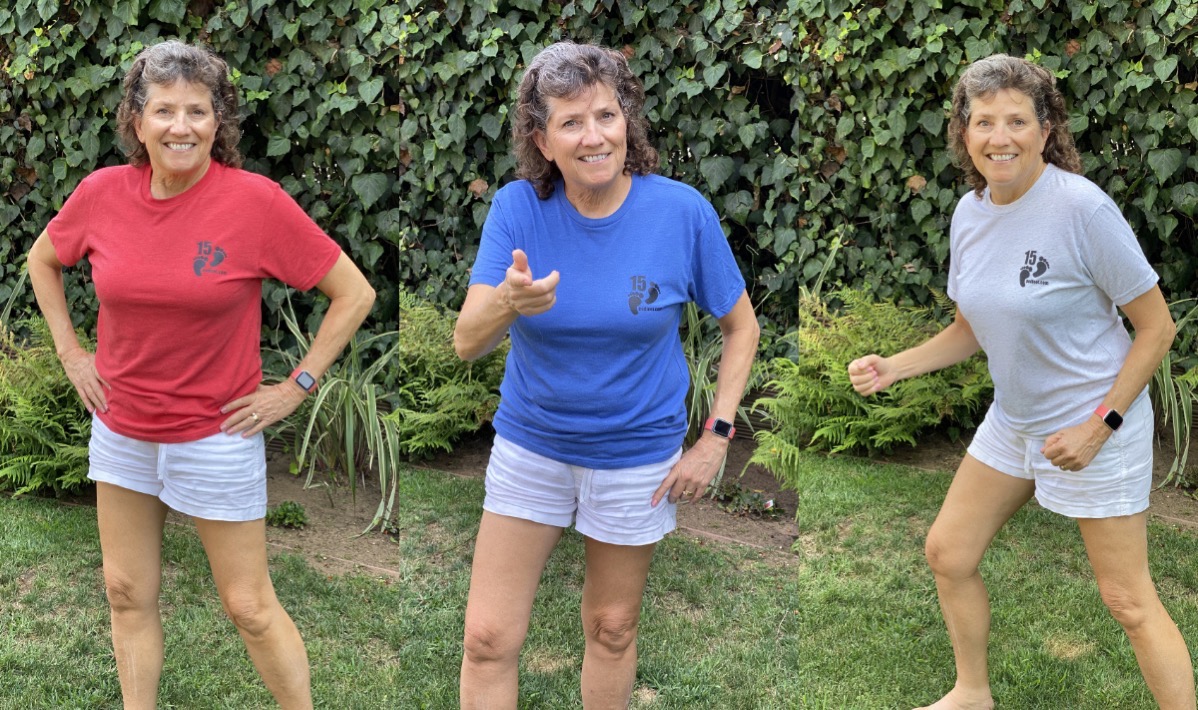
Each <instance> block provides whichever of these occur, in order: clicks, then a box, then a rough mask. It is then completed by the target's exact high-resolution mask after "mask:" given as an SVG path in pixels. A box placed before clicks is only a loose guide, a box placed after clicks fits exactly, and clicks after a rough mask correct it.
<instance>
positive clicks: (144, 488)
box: [87, 468, 162, 498]
mask: <svg viewBox="0 0 1198 710" xmlns="http://www.w3.org/2000/svg"><path fill="white" fill-rule="evenodd" d="M87 477H88V479H89V480H92V481H95V482H96V483H107V484H108V485H110V486H116V487H117V488H124V489H125V490H127V491H133V492H134V493H142V494H145V495H148V496H154V497H155V498H157V497H158V494H159V493H161V492H162V485H161V484H157V485H156V484H155V483H150V482H145V483H143V482H141V481H137V480H131V479H129V478H126V477H125V476H120V475H117V474H114V473H108V472H107V471H97V470H96V469H95V468H91V469H89V470H88V472H87Z"/></svg>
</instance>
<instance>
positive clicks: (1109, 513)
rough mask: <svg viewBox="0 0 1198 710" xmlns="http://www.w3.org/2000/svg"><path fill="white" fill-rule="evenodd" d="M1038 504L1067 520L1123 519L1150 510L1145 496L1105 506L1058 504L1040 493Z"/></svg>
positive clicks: (1037, 496)
mask: <svg viewBox="0 0 1198 710" xmlns="http://www.w3.org/2000/svg"><path fill="white" fill-rule="evenodd" d="M1036 502H1037V503H1039V504H1040V507H1041V508H1044V509H1045V510H1051V511H1052V512H1054V513H1056V514H1058V515H1063V516H1065V517H1066V518H1074V519H1077V518H1091V519H1100V518H1121V517H1123V516H1125V515H1135V514H1136V513H1142V512H1144V511H1145V510H1147V509H1148V502H1149V501H1148V497H1147V496H1145V497H1144V498H1141V499H1139V500H1133V501H1119V502H1115V503H1106V504H1103V505H1077V504H1068V503H1058V502H1056V501H1053V500H1045V498H1044V497H1043V496H1041V495H1040V494H1039V493H1037V494H1036Z"/></svg>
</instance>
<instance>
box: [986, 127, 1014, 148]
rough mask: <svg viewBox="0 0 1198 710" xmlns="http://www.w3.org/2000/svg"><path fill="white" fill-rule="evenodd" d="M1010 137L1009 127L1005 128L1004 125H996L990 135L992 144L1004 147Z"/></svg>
mask: <svg viewBox="0 0 1198 710" xmlns="http://www.w3.org/2000/svg"><path fill="white" fill-rule="evenodd" d="M1009 137H1010V135H1009V132H1008V131H1007V127H1006V126H1004V125H1003V124H1002V123H996V124H995V125H994V131H993V132H992V133H991V134H990V142H991V143H998V144H999V145H1002V144H1005V143H1006V142H1007V138H1009Z"/></svg>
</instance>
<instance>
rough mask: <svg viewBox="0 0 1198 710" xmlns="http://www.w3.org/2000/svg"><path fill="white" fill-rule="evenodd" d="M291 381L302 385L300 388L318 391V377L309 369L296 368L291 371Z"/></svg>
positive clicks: (310, 391)
mask: <svg viewBox="0 0 1198 710" xmlns="http://www.w3.org/2000/svg"><path fill="white" fill-rule="evenodd" d="M291 381H292V382H294V383H295V384H297V385H299V386H300V389H302V390H303V391H305V392H307V393H308V394H312V393H313V392H315V391H316V378H315V377H313V376H312V373H310V372H308V371H307V370H300V369H296V371H295V372H293V373H291Z"/></svg>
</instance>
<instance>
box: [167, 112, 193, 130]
mask: <svg viewBox="0 0 1198 710" xmlns="http://www.w3.org/2000/svg"><path fill="white" fill-rule="evenodd" d="M187 125H188V121H187V112H186V111H179V112H176V113H175V115H173V116H171V132H173V133H186V132H187V131H188V130H189V129H188V127H187Z"/></svg>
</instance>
